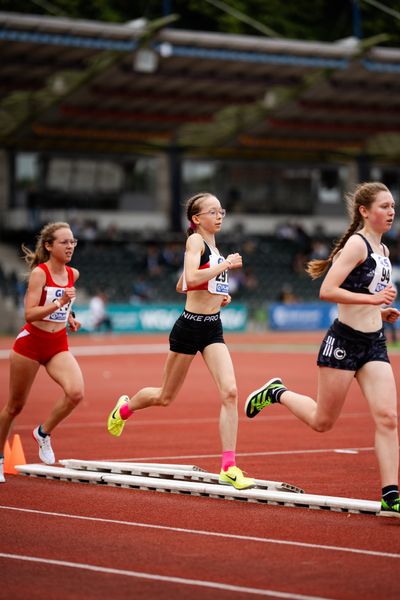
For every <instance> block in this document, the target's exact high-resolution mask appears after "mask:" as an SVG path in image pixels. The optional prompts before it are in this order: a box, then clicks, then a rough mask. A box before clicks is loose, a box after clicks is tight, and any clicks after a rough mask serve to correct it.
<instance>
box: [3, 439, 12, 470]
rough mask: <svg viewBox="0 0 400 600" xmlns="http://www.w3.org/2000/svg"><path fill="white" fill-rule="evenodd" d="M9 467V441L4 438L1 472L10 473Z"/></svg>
mask: <svg viewBox="0 0 400 600" xmlns="http://www.w3.org/2000/svg"><path fill="white" fill-rule="evenodd" d="M10 468H11V448H10V443H9V441H8V440H6V443H5V445H4V468H3V472H4V473H10V471H9V469H10Z"/></svg>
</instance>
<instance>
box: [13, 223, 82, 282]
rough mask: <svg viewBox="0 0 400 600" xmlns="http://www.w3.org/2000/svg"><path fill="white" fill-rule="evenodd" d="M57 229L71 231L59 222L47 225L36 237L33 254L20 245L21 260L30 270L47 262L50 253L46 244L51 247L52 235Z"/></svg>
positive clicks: (23, 245) (67, 226) (66, 224)
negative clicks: (22, 254)
mask: <svg viewBox="0 0 400 600" xmlns="http://www.w3.org/2000/svg"><path fill="white" fill-rule="evenodd" d="M59 229H71V227H70V226H69V224H68V223H63V222H61V221H59V222H57V223H47V225H45V226H44V227H43V228H42V230H41V231H40V233H39V235H38V236H37V237H36V247H35V250H34V251H33V252H32V250H31V249H30V248H27V246H25V244H22V246H21V248H22V252H23V253H24V256H23V259H24V260H25V262H26V263H27V264H28V265H29V267H30V269H31V270H32V269H34V268H35V267H37V266H38V265H39V264H40V263H43V262H46V261H47V260H49V258H50V252H49V251H48V250H47V248H46V243H47V244H50V245H51V244H52V243H53V242H54V239H55V237H54V234H55V232H56V231H58V230H59Z"/></svg>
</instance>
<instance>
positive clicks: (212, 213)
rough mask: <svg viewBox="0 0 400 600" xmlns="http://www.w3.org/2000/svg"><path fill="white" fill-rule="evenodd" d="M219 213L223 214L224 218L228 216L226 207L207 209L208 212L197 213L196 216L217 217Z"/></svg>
mask: <svg viewBox="0 0 400 600" xmlns="http://www.w3.org/2000/svg"><path fill="white" fill-rule="evenodd" d="M217 214H219V215H221V217H222V218H223V219H224V218H225V217H226V210H225V208H210V210H207V211H206V212H201V213H197V215H194V216H197V217H198V216H199V215H210V217H216V216H217Z"/></svg>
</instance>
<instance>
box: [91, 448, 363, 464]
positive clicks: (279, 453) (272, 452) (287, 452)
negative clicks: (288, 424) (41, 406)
mask: <svg viewBox="0 0 400 600" xmlns="http://www.w3.org/2000/svg"><path fill="white" fill-rule="evenodd" d="M338 450H346V451H350V452H351V453H354V452H355V453H358V452H371V451H372V450H374V447H373V446H367V447H365V448H345V449H340V448H339V449H338V448H314V449H310V450H270V451H265V452H236V456H282V455H293V454H326V453H329V452H332V453H337V452H338ZM220 456H221V454H187V455H179V456H134V457H131V458H103V459H101V460H105V461H116V460H117V461H122V462H141V461H145V460H146V461H147V460H152V461H154V460H157V461H159V460H181V459H185V460H186V459H188V458H190V459H201V458H219V457H220ZM99 460H100V459H99Z"/></svg>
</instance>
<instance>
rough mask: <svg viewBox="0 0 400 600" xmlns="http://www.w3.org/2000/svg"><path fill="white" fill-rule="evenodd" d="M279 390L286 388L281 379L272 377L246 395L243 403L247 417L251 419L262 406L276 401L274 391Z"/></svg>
mask: <svg viewBox="0 0 400 600" xmlns="http://www.w3.org/2000/svg"><path fill="white" fill-rule="evenodd" d="M279 390H286V387H285V386H284V385H283V382H282V379H280V378H279V377H273V378H272V379H270V380H269V381H267V383H265V384H264V385H263V386H262V387H260V388H258V390H254V392H251V394H250V395H249V396H247V399H246V402H245V405H244V412H245V413H246V416H247V417H249V419H253V417H256V416H257V415H258V413H259V412H261V411H262V409H263V408H265V407H266V406H269V404H275V403H276V402H278V401H279V400H277V399H276V392H277V391H279Z"/></svg>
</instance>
